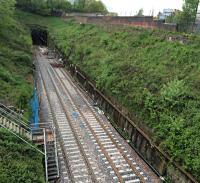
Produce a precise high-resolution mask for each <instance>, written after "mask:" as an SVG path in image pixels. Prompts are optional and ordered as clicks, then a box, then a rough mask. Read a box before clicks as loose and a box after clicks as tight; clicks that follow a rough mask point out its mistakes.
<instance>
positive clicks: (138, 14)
mask: <svg viewBox="0 0 200 183" xmlns="http://www.w3.org/2000/svg"><path fill="white" fill-rule="evenodd" d="M143 13H144V10H143V8H141V9H139V11H138V13H137V16H143Z"/></svg>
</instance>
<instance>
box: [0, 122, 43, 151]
mask: <svg viewBox="0 0 200 183" xmlns="http://www.w3.org/2000/svg"><path fill="white" fill-rule="evenodd" d="M0 126H1V127H3V128H4V129H6V130H7V131H9V132H10V133H12V134H13V135H15V136H16V137H17V138H19V139H20V140H22V141H23V142H25V143H26V144H28V145H29V146H30V147H31V148H33V149H35V150H36V151H38V152H39V153H41V154H42V155H45V153H44V152H42V151H41V150H40V149H38V148H37V147H35V146H33V145H32V144H31V143H29V142H28V141H27V140H25V139H24V138H22V137H20V136H19V135H18V134H17V133H15V132H13V131H12V130H10V129H9V128H7V127H5V126H4V125H2V124H0Z"/></svg>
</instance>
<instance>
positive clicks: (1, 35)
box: [0, 1, 33, 111]
mask: <svg viewBox="0 0 200 183" xmlns="http://www.w3.org/2000/svg"><path fill="white" fill-rule="evenodd" d="M11 2H12V1H7V2H6V1H2V2H1V8H0V11H1V12H2V11H3V10H4V9H5V12H4V11H3V12H2V13H3V16H2V15H1V17H0V18H1V20H0V102H2V103H4V104H8V105H15V106H17V107H18V108H22V109H25V110H27V108H28V102H29V100H30V97H31V95H32V88H33V87H32V78H31V77H32V71H31V66H32V54H31V44H32V42H31V37H30V34H29V32H28V31H27V30H25V28H24V27H23V26H22V25H21V24H19V23H18V22H17V21H16V20H15V19H14V18H13V5H14V2H13V4H11ZM8 9H10V10H9V11H8ZM27 111H28V110H27Z"/></svg>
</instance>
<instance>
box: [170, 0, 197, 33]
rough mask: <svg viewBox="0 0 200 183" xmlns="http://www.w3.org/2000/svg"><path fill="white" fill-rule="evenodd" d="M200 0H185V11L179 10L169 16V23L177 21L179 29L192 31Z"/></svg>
mask: <svg viewBox="0 0 200 183" xmlns="http://www.w3.org/2000/svg"><path fill="white" fill-rule="evenodd" d="M198 5H199V0H184V4H183V11H177V12H175V13H174V14H172V15H171V16H170V17H168V18H167V20H166V22H168V23H177V24H178V26H179V31H182V32H191V31H192V30H191V28H192V26H193V24H194V23H195V19H196V14H197V9H198Z"/></svg>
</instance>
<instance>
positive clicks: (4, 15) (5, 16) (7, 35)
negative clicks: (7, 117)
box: [0, 0, 44, 183]
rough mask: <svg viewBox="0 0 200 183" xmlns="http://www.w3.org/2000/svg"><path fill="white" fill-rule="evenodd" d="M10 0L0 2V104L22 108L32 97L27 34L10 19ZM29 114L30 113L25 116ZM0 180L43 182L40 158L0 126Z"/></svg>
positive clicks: (18, 182)
mask: <svg viewBox="0 0 200 183" xmlns="http://www.w3.org/2000/svg"><path fill="white" fill-rule="evenodd" d="M14 5H15V1H13V0H9V1H8V0H1V1H0V103H3V104H6V105H14V106H15V107H17V108H20V109H24V110H25V114H26V117H28V116H29V100H30V98H31V96H32V89H33V83H32V82H33V81H32V69H31V67H32V53H31V43H32V42H31V37H30V33H29V31H28V30H26V29H25V27H24V26H22V25H21V24H20V23H19V22H17V21H16V20H15V18H14ZM29 117H30V116H29ZM0 182H1V183H22V182H27V183H28V182H31V183H32V182H34V183H43V182H44V170H43V164H42V157H41V156H40V155H39V154H38V153H37V152H35V151H34V150H33V149H31V148H30V147H29V146H27V145H26V144H24V142H22V141H21V140H19V139H17V138H16V137H15V136H13V135H11V134H9V133H7V132H6V131H4V130H3V129H2V128H0Z"/></svg>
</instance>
